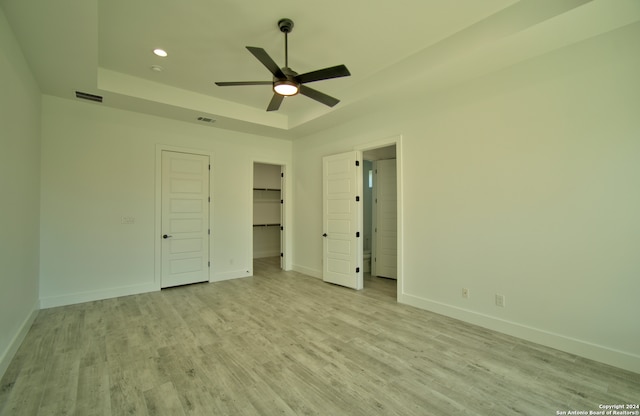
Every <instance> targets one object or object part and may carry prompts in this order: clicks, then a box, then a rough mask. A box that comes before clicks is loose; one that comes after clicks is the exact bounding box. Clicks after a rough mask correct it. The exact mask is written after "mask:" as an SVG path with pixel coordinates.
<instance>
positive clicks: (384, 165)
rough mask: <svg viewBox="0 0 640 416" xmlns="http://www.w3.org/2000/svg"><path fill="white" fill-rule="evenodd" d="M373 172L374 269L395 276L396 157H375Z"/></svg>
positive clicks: (383, 274)
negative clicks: (386, 158) (387, 158)
mask: <svg viewBox="0 0 640 416" xmlns="http://www.w3.org/2000/svg"><path fill="white" fill-rule="evenodd" d="M374 169H375V172H376V176H375V179H376V180H375V182H374V193H375V196H374V198H375V201H376V204H375V209H376V221H375V244H374V247H375V252H374V253H373V254H374V259H373V260H374V269H373V270H372V271H373V273H374V274H375V275H376V276H383V277H389V278H392V279H397V278H398V253H397V247H398V229H397V227H398V226H397V224H398V198H397V182H396V160H395V159H389V160H378V161H376V162H375V163H374Z"/></svg>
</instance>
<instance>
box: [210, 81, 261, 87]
mask: <svg viewBox="0 0 640 416" xmlns="http://www.w3.org/2000/svg"><path fill="white" fill-rule="evenodd" d="M272 84H273V81H235V82H216V85H217V86H218V87H234V86H237V85H272Z"/></svg>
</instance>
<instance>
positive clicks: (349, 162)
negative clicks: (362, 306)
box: [322, 152, 363, 289]
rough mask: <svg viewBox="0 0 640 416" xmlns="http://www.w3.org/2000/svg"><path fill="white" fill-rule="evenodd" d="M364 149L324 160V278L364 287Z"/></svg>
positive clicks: (340, 283)
mask: <svg viewBox="0 0 640 416" xmlns="http://www.w3.org/2000/svg"><path fill="white" fill-rule="evenodd" d="M361 159H362V156H361V153H360V152H348V153H343V154H338V155H333V156H326V157H324V158H323V159H322V163H323V186H322V190H323V191H322V194H323V198H322V199H323V201H322V203H323V242H324V244H323V266H322V278H323V280H324V281H325V282H329V283H335V284H338V285H342V286H347V287H351V288H353V289H362V285H363V280H362V273H363V272H362V270H361V268H362V265H361V262H362V238H361V237H359V236H357V235H358V234H360V233H361V232H362V216H361V209H360V204H361V203H362V202H361V201H357V199H360V198H361V194H362V166H361Z"/></svg>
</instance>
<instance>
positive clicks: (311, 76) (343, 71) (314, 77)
mask: <svg viewBox="0 0 640 416" xmlns="http://www.w3.org/2000/svg"><path fill="white" fill-rule="evenodd" d="M350 75H351V73H350V72H349V70H348V69H347V67H346V66H344V65H337V66H332V67H331V68H324V69H319V70H317V71H311V72H307V73H304V74H300V75H296V77H295V78H296V81H298V82H299V83H301V84H304V83H306V82H314V81H322V80H323V79H331V78H340V77H348V76H350Z"/></svg>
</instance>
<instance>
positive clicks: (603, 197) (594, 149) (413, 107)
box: [293, 24, 640, 372]
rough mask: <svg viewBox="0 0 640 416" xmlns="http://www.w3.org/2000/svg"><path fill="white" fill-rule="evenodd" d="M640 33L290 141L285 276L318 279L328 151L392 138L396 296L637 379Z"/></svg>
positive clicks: (635, 29) (638, 28)
mask: <svg viewBox="0 0 640 416" xmlns="http://www.w3.org/2000/svg"><path fill="white" fill-rule="evenodd" d="M637 39H640V24H635V25H633V26H628V27H626V28H622V29H620V30H617V31H616V32H613V33H610V34H608V35H604V36H601V37H598V38H595V39H591V40H589V41H586V42H583V43H581V44H578V45H575V46H573V47H568V48H565V49H563V50H560V51H557V52H555V53H552V54H548V55H545V56H542V57H539V58H538V59H536V60H533V61H529V62H525V63H522V64H520V65H517V66H514V67H512V68H509V69H507V70H504V71H502V72H500V73H497V74H493V75H491V76H486V77H483V78H481V79H476V80H473V81H471V82H467V83H466V84H464V85H459V86H456V87H452V88H449V89H447V90H445V91H435V92H434V91H432V92H430V93H429V94H424V93H423V92H421V91H414V92H413V93H410V94H405V95H404V96H401V97H398V101H397V102H395V101H391V102H389V103H388V108H389V111H387V112H384V113H374V114H370V115H368V116H365V117H362V118H359V119H355V120H352V121H350V122H348V123H347V124H343V125H340V126H337V127H334V128H332V129H330V130H327V131H324V132H322V133H320V134H317V135H313V136H310V137H306V138H304V139H302V140H298V141H296V142H294V167H295V172H294V175H293V176H294V178H295V185H294V190H295V191H294V195H295V207H296V213H295V216H294V226H295V234H294V241H295V258H294V269H296V270H299V271H303V272H307V273H309V274H312V275H318V274H320V273H321V270H322V238H321V237H320V235H321V233H322V231H321V226H322V223H321V222H322V213H321V207H322V203H321V198H322V190H321V189H322V187H321V183H322V180H321V170H322V169H321V167H322V166H321V158H322V156H324V155H328V154H333V153H339V152H344V151H347V150H351V149H353V148H355V147H362V146H363V144H364V143H367V142H373V141H376V140H379V139H384V138H387V137H391V136H395V135H399V134H401V135H402V155H401V160H402V165H403V166H402V167H401V173H402V177H403V195H404V202H403V207H404V209H403V215H404V217H403V218H404V230H403V235H404V241H403V245H404V263H403V277H402V284H403V285H404V292H403V293H401V295H400V297H399V300H400V301H401V302H405V303H409V304H412V305H415V306H418V307H422V308H425V309H430V310H433V311H436V312H438V313H443V314H446V315H449V316H453V317H456V318H459V319H463V320H466V321H469V322H473V323H476V324H480V325H483V326H486V327H489V328H493V329H496V330H499V331H503V332H506V333H510V334H513V335H516V336H519V337H522V338H526V339H530V340H533V341H535V342H539V343H543V344H546V345H550V346H553V347H556V348H559V349H563V350H565V351H570V352H573V353H576V354H578V355H582V356H586V357H588V358H593V359H596V360H599V361H603V362H607V363H610V364H613V365H617V366H620V367H623V368H628V369H630V370H633V371H636V372H640V321H639V320H638V317H639V316H640V302H639V301H638V294H639V293H640V278H639V277H640V261H639V260H638V258H639V257H638V253H640V215H639V213H640V116H639V115H640V78H639V77H638V74H639V73H640V55H639V54H638V53H637ZM463 287H466V288H468V289H469V290H470V294H471V296H470V298H469V299H463V298H462V296H461V289H462V288H463ZM496 293H501V294H503V295H505V297H506V307H505V308H498V307H496V306H495V301H494V296H495V294H496Z"/></svg>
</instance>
